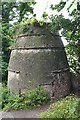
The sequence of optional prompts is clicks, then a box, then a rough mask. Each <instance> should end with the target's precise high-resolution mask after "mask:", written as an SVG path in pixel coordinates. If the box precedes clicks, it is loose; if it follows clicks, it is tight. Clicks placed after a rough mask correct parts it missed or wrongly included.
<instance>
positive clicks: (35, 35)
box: [8, 25, 70, 98]
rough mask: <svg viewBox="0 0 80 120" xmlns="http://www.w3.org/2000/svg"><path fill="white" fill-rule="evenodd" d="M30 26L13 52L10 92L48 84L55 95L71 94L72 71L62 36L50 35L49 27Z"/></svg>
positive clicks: (9, 79)
mask: <svg viewBox="0 0 80 120" xmlns="http://www.w3.org/2000/svg"><path fill="white" fill-rule="evenodd" d="M28 28H29V29H28V31H27V32H26V33H25V34H22V35H20V36H18V38H17V41H16V47H15V48H14V50H12V52H11V57H10V61H9V67H8V87H9V89H10V92H13V93H16V94H17V93H19V91H21V92H22V91H24V90H29V89H33V88H36V87H37V86H39V85H41V84H47V86H46V87H45V88H48V89H47V90H48V91H49V93H50V94H52V93H54V97H56V98H58V97H62V96H65V95H67V94H69V92H70V73H69V69H68V63H67V58H66V54H65V50H64V46H63V43H62V41H61V38H60V36H59V35H58V34H51V33H50V32H49V31H48V30H47V28H46V27H41V26H33V25H29V26H28ZM66 69H67V70H66ZM65 70H66V71H65ZM56 71H58V73H55V72H56ZM55 74H56V76H57V77H56V78H55V77H54V76H55ZM53 81H54V85H53V86H51V84H52V82H53ZM48 84H50V86H48ZM51 91H52V93H51Z"/></svg>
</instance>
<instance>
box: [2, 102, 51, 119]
mask: <svg viewBox="0 0 80 120" xmlns="http://www.w3.org/2000/svg"><path fill="white" fill-rule="evenodd" d="M48 108H49V103H48V104H46V105H43V106H40V107H38V108H36V109H33V110H26V111H25V110H19V111H8V112H0V120H1V119H2V118H38V115H39V113H40V112H43V111H45V110H46V109H48Z"/></svg>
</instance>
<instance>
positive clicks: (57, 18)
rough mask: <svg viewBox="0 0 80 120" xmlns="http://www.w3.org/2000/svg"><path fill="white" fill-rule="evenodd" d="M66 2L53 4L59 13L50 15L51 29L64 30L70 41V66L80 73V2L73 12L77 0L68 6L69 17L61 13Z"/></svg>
mask: <svg viewBox="0 0 80 120" xmlns="http://www.w3.org/2000/svg"><path fill="white" fill-rule="evenodd" d="M66 4H67V1H66V2H62V1H61V2H60V3H59V4H58V5H55V6H53V5H52V6H51V9H52V10H56V11H57V12H59V14H56V15H52V16H51V17H50V20H51V24H50V27H51V28H50V29H51V32H54V31H59V30H61V31H62V32H61V34H62V36H63V37H65V39H66V40H67V42H68V45H67V46H66V53H67V58H68V62H69V66H70V68H71V70H72V71H74V72H75V73H78V74H80V44H78V42H79V38H80V15H79V13H80V3H79V2H77V7H74V9H73V10H72V12H70V9H71V8H72V7H73V6H74V4H75V0H73V1H72V2H71V4H70V5H69V7H67V12H68V14H69V18H68V19H66V18H65V17H64V16H63V15H62V14H61V10H62V9H63V8H64V7H65V5H66Z"/></svg>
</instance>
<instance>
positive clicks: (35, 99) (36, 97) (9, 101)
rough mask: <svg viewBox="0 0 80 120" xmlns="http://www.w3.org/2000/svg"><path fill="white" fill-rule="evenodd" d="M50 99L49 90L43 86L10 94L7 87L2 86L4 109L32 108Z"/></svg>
mask: <svg viewBox="0 0 80 120" xmlns="http://www.w3.org/2000/svg"><path fill="white" fill-rule="evenodd" d="M48 101H49V97H48V94H47V92H46V91H45V90H44V89H43V88H42V87H37V88H36V89H33V90H30V91H28V92H25V93H22V94H21V96H19V95H10V94H9V92H8V90H7V88H6V87H2V101H0V102H2V109H3V110H4V111H6V110H18V109H31V108H34V107H37V106H40V105H42V104H44V103H46V102H48Z"/></svg>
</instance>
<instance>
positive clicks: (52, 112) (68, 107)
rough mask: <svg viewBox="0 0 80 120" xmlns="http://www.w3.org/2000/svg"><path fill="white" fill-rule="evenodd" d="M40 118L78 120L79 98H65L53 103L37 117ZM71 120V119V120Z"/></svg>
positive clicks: (79, 113)
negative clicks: (74, 119) (73, 119)
mask: <svg viewBox="0 0 80 120" xmlns="http://www.w3.org/2000/svg"><path fill="white" fill-rule="evenodd" d="M39 117H40V118H64V119H66V118H76V120H77V119H78V118H80V98H77V97H76V96H67V97H66V98H63V99H61V100H58V101H57V102H55V103H53V104H52V105H51V106H50V108H49V109H48V110H47V111H45V112H42V113H41V114H40V115H39ZM71 120H72V119H71Z"/></svg>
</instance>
